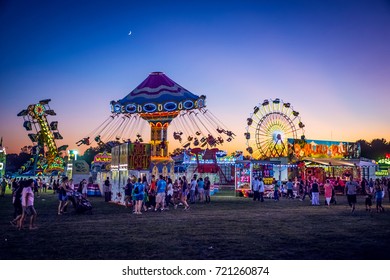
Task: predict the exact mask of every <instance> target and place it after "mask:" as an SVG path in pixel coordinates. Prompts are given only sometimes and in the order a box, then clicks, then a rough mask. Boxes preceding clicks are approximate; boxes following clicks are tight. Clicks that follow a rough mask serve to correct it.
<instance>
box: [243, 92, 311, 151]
mask: <svg viewBox="0 0 390 280" xmlns="http://www.w3.org/2000/svg"><path fill="white" fill-rule="evenodd" d="M304 127H305V125H304V124H303V123H302V121H301V117H300V115H299V112H298V111H296V110H294V108H293V107H292V106H291V104H290V103H287V102H283V100H281V99H279V98H276V99H265V100H264V101H263V102H262V103H260V104H258V105H257V106H255V107H254V108H253V112H252V113H251V114H250V116H249V118H248V119H247V127H246V132H245V134H244V135H245V138H246V143H247V148H246V150H247V151H248V153H249V154H250V155H251V157H252V158H254V159H266V158H273V157H287V155H288V143H287V139H288V138H293V139H298V137H300V139H302V140H304V139H305V136H304Z"/></svg>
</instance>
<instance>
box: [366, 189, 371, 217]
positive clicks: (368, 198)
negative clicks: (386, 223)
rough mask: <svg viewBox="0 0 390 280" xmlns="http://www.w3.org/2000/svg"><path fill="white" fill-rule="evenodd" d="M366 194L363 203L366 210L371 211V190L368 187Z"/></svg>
mask: <svg viewBox="0 0 390 280" xmlns="http://www.w3.org/2000/svg"><path fill="white" fill-rule="evenodd" d="M365 193H366V196H365V200H364V204H365V205H366V211H369V212H371V206H372V192H371V189H370V188H366V191H365Z"/></svg>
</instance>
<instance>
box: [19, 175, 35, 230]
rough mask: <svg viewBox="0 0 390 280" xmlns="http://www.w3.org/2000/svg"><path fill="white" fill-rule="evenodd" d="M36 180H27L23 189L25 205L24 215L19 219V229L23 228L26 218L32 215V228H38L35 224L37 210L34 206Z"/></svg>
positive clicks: (30, 227)
mask: <svg viewBox="0 0 390 280" xmlns="http://www.w3.org/2000/svg"><path fill="white" fill-rule="evenodd" d="M33 188H34V180H32V179H29V180H27V182H26V184H25V187H24V188H23V191H22V207H23V214H22V217H21V218H20V220H19V225H18V229H19V230H20V229H23V224H24V219H25V218H26V216H30V226H29V229H30V230H34V229H37V227H36V226H35V221H36V218H37V212H36V211H35V208H34V192H33Z"/></svg>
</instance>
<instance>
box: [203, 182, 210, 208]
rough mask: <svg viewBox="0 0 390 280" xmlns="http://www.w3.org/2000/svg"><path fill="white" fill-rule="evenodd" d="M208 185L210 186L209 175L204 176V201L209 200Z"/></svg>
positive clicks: (208, 201)
mask: <svg viewBox="0 0 390 280" xmlns="http://www.w3.org/2000/svg"><path fill="white" fill-rule="evenodd" d="M210 187H211V182H210V179H209V177H206V178H204V196H205V200H206V203H210V202H211V199H210Z"/></svg>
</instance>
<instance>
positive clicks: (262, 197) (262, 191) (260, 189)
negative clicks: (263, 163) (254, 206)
mask: <svg viewBox="0 0 390 280" xmlns="http://www.w3.org/2000/svg"><path fill="white" fill-rule="evenodd" d="M259 195H260V202H264V181H263V178H260V180H259Z"/></svg>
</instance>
